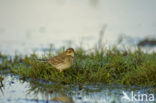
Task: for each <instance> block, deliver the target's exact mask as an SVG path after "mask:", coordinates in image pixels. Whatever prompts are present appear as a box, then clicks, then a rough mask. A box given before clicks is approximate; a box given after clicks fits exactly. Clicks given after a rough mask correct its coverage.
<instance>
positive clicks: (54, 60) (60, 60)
mask: <svg viewBox="0 0 156 103" xmlns="http://www.w3.org/2000/svg"><path fill="white" fill-rule="evenodd" d="M65 57H66V56H64V55H61V56H55V57H53V58H51V59H49V62H50V63H52V64H53V65H57V64H60V63H63V62H64V61H65Z"/></svg>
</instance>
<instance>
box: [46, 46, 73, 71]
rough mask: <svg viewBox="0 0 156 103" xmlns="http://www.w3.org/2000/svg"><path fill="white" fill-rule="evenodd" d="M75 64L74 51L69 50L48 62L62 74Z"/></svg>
mask: <svg viewBox="0 0 156 103" xmlns="http://www.w3.org/2000/svg"><path fill="white" fill-rule="evenodd" d="M73 62H74V49H73V48H68V49H67V50H66V51H65V52H63V53H62V54H60V55H58V56H54V57H53V58H51V59H49V60H48V63H50V64H51V65H52V66H53V67H54V68H56V69H58V70H59V71H60V72H62V71H63V70H65V69H68V68H70V67H71V66H72V64H73Z"/></svg>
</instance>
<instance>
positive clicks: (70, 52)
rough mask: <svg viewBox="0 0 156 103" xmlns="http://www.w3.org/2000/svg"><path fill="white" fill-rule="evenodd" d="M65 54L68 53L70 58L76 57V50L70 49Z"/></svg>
mask: <svg viewBox="0 0 156 103" xmlns="http://www.w3.org/2000/svg"><path fill="white" fill-rule="evenodd" d="M65 53H66V55H70V56H72V57H74V49H73V48H68V49H67V50H66V52H65Z"/></svg>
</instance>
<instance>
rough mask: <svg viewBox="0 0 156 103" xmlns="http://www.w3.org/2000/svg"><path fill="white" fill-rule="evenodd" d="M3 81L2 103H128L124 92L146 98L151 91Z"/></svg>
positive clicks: (13, 79) (9, 77)
mask: <svg viewBox="0 0 156 103" xmlns="http://www.w3.org/2000/svg"><path fill="white" fill-rule="evenodd" d="M3 77H4V80H3V81H2V84H3V86H2V87H1V91H0V102H1V103H56V101H57V103H60V102H61V103H120V102H122V103H130V102H128V100H127V99H122V97H123V91H124V92H125V93H126V94H127V95H128V96H130V94H131V92H132V91H133V92H134V94H138V95H141V94H147V95H149V94H150V93H149V91H150V90H152V89H147V88H141V87H130V88H126V87H124V86H117V85H116V86H108V85H101V84H99V85H87V86H86V85H84V86H82V87H81V88H80V87H79V86H78V85H72V86H71V85H62V86H59V85H57V84H56V83H53V82H46V81H39V80H31V79H27V80H26V81H23V80H20V79H19V77H18V76H12V75H3ZM153 95H154V94H153ZM133 102H134V103H139V102H137V101H133ZM140 103H141V102H140ZM147 103H148V102H147ZM150 103H151V102H150Z"/></svg>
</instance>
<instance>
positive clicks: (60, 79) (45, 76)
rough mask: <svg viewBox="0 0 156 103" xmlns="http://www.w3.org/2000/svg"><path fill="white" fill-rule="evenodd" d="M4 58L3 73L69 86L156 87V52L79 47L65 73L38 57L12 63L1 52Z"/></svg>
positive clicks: (1, 68) (15, 58)
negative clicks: (86, 50) (115, 85)
mask: <svg viewBox="0 0 156 103" xmlns="http://www.w3.org/2000/svg"><path fill="white" fill-rule="evenodd" d="M49 54H52V53H49ZM42 58H43V59H45V58H49V57H46V56H43V57H42ZM0 59H1V61H2V63H1V64H0V70H4V69H6V68H7V69H9V70H10V73H13V74H16V75H20V76H21V78H27V77H28V78H34V79H39V80H47V81H54V82H57V83H67V84H68V83H69V84H91V83H94V84H95V83H104V84H109V85H112V84H118V85H137V86H156V75H155V74H156V53H150V54H149V53H144V52H142V51H141V50H140V49H137V50H136V51H134V52H132V51H130V50H124V51H121V50H118V49H116V48H112V49H109V50H108V49H102V50H101V51H98V50H95V51H94V52H91V53H86V52H85V51H84V50H83V49H82V48H77V49H76V62H75V64H74V65H73V66H72V67H71V68H69V69H67V70H65V71H63V72H61V73H60V72H59V71H58V70H56V69H55V68H53V67H52V66H51V65H50V64H48V63H45V62H41V61H39V60H38V59H39V57H38V56H37V55H36V54H32V55H31V56H25V57H21V56H18V55H16V56H15V57H14V59H13V60H11V59H10V58H8V57H7V56H5V55H3V54H1V53H0Z"/></svg>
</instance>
